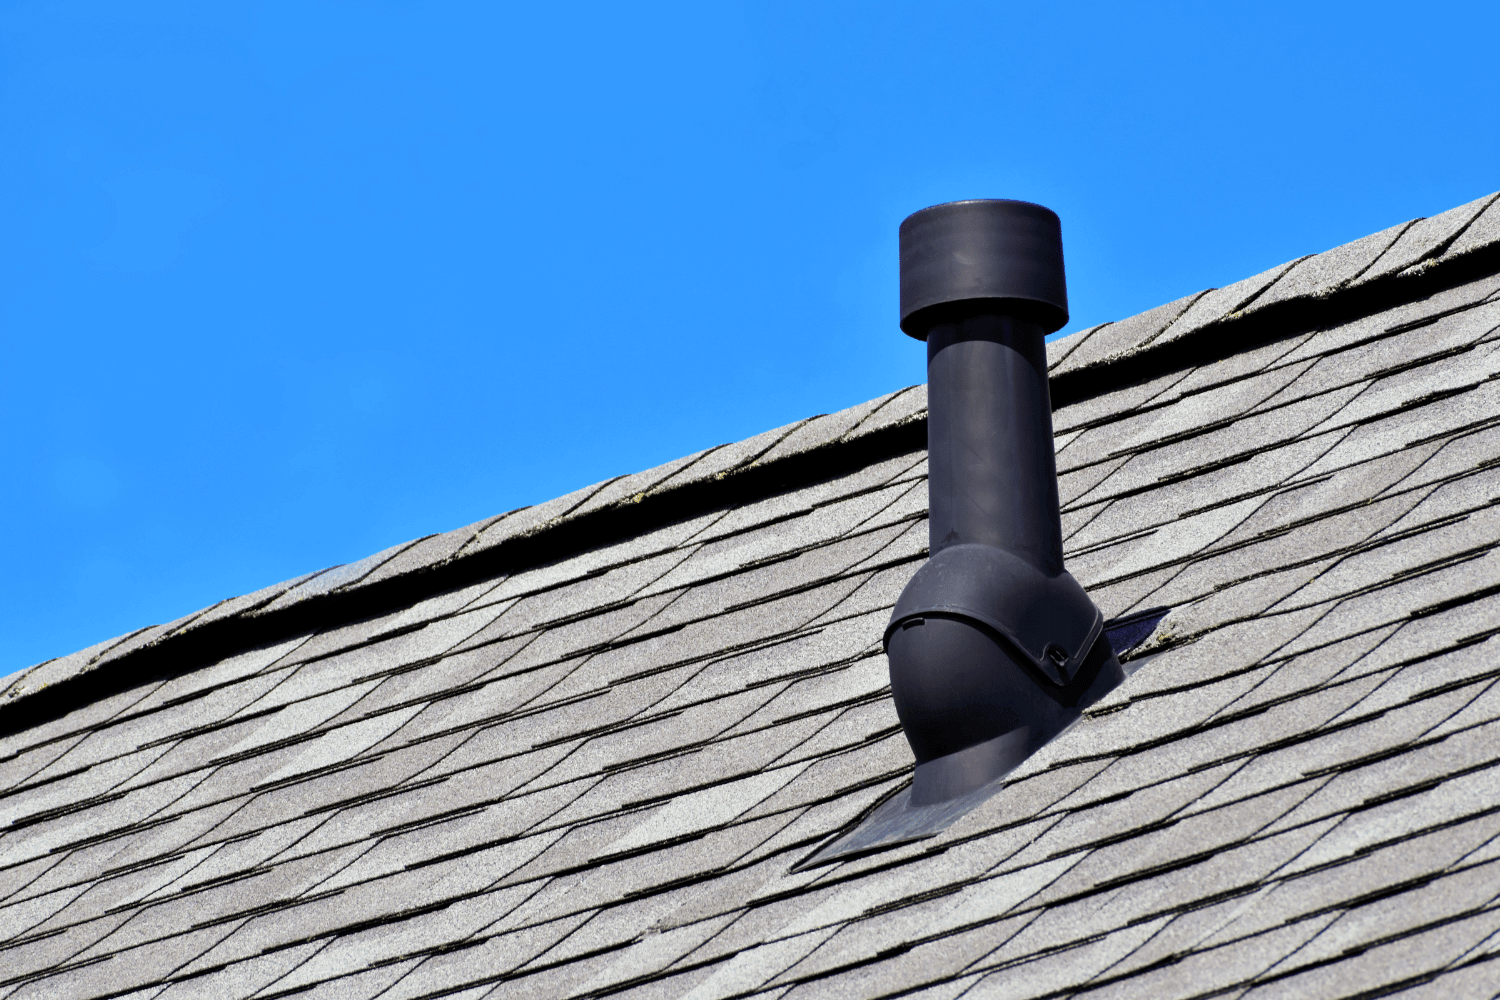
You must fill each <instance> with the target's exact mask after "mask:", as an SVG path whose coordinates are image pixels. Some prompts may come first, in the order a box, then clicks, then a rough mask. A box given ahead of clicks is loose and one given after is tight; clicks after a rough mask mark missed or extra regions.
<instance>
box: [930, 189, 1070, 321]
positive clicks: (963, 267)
mask: <svg viewBox="0 0 1500 1000" xmlns="http://www.w3.org/2000/svg"><path fill="white" fill-rule="evenodd" d="M975 300H1003V301H1004V302H1005V305H1004V306H999V305H997V306H996V307H995V308H993V309H989V310H983V309H981V310H979V311H991V312H999V313H1004V314H1007V315H1012V316H1016V317H1017V318H1021V319H1027V320H1030V321H1032V322H1035V323H1040V324H1041V326H1042V328H1043V331H1044V332H1046V333H1052V332H1054V331H1056V330H1060V329H1062V328H1063V327H1064V326H1066V325H1067V323H1068V288H1067V282H1066V281H1065V279H1064V277H1063V253H1062V222H1061V221H1060V220H1059V219H1058V217H1057V213H1055V212H1053V211H1052V210H1051V209H1048V208H1043V207H1042V206H1041V205H1033V204H1032V203H1031V202H1029V201H1009V200H1006V199H1000V198H980V199H974V200H971V201H950V202H948V203H946V204H943V205H933V206H932V207H931V208H924V209H922V210H921V211H920V212H914V213H912V214H911V215H909V216H907V217H906V221H904V222H902V223H901V329H902V330H903V331H905V332H906V333H907V335H909V336H912V337H915V338H917V339H918V340H925V339H926V338H927V331H928V329H929V328H930V327H931V326H932V325H933V323H934V322H935V321H937V318H939V317H941V316H942V315H943V314H944V313H945V312H947V311H948V307H952V306H954V305H955V304H957V303H968V305H965V306H963V307H961V308H962V310H963V311H964V312H966V313H973V312H975V309H974V305H975Z"/></svg>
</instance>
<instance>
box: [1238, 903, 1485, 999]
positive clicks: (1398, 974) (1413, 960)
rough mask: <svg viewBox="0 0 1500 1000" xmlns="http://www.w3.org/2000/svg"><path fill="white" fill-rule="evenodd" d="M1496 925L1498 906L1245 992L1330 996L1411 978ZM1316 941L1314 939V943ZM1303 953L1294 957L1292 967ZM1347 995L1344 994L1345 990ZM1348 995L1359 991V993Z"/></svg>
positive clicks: (1459, 951) (1440, 963)
mask: <svg viewBox="0 0 1500 1000" xmlns="http://www.w3.org/2000/svg"><path fill="white" fill-rule="evenodd" d="M1497 927H1500V910H1490V911H1486V912H1484V913H1481V914H1479V915H1477V916H1473V917H1469V918H1467V919H1465V920H1459V921H1455V922H1453V923H1450V924H1444V925H1442V926H1441V927H1438V928H1434V929H1433V930H1430V931H1427V932H1425V933H1422V934H1417V935H1414V936H1412V937H1407V938H1401V939H1398V940H1397V941H1394V942H1392V943H1391V944H1388V945H1385V946H1384V947H1379V948H1371V949H1368V950H1363V951H1362V952H1361V953H1360V954H1359V955H1358V957H1357V958H1351V959H1349V960H1346V961H1343V962H1336V963H1334V964H1330V965H1324V966H1320V967H1317V968H1314V969H1311V970H1309V971H1306V972H1303V973H1301V974H1298V975H1293V976H1289V977H1287V978H1282V979H1277V980H1276V981H1274V982H1271V983H1268V984H1266V985H1265V986H1261V987H1259V988H1257V989H1254V990H1251V991H1250V992H1249V993H1247V994H1245V996H1246V997H1247V998H1254V1000H1270V998H1272V997H1305V996H1319V995H1328V993H1329V991H1331V990H1335V989H1336V990H1339V991H1340V992H1343V991H1345V990H1350V991H1358V992H1359V993H1364V992H1367V991H1369V990H1372V989H1378V988H1380V987H1383V986H1390V985H1392V984H1396V983H1403V982H1411V981H1413V980H1417V979H1419V978H1420V977H1422V976H1423V975H1424V974H1426V973H1431V972H1436V971H1438V970H1440V969H1442V968H1443V967H1444V966H1446V965H1447V964H1448V963H1449V962H1451V961H1453V960H1455V959H1457V958H1458V957H1460V956H1461V955H1462V954H1463V953H1464V952H1465V951H1467V950H1468V949H1469V948H1470V947H1472V946H1473V945H1475V944H1477V943H1478V942H1479V941H1481V940H1483V939H1484V938H1485V937H1487V936H1488V935H1489V934H1491V933H1493V932H1494V931H1495V929H1496V928H1497ZM1316 943H1317V942H1316V940H1315V941H1314V942H1313V944H1314V945H1316ZM1301 958H1302V955H1301V954H1300V953H1299V954H1298V955H1296V956H1294V957H1293V960H1292V961H1291V962H1289V963H1288V964H1289V966H1291V967H1295V966H1296V965H1297V964H1299V963H1298V962H1297V960H1298V959H1301ZM1346 995H1348V994H1346ZM1352 995H1358V994H1357V993H1355V994H1352Z"/></svg>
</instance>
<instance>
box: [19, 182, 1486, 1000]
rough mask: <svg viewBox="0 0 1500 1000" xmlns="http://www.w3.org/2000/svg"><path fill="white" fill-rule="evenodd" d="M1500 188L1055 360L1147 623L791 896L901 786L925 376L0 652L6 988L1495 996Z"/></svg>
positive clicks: (919, 525) (1113, 578)
mask: <svg viewBox="0 0 1500 1000" xmlns="http://www.w3.org/2000/svg"><path fill="white" fill-rule="evenodd" d="M1495 205H1496V203H1495V199H1494V198H1493V196H1491V197H1488V198H1485V199H1480V200H1479V201H1477V202H1475V203H1473V204H1471V205H1469V206H1464V207H1463V208H1461V209H1455V210H1454V211H1453V212H1451V213H1446V214H1445V215H1443V216H1439V217H1437V218H1436V219H1433V220H1428V221H1427V222H1417V223H1409V224H1404V225H1402V226H1397V227H1393V228H1392V229H1389V230H1386V231H1384V232H1382V233H1380V234H1377V235H1376V236H1374V237H1369V238H1367V239H1365V240H1361V241H1358V242H1356V243H1355V244H1351V245H1350V246H1349V247H1345V248H1339V249H1338V250H1335V251H1330V252H1329V253H1328V254H1326V255H1319V256H1318V257H1313V258H1306V259H1304V260H1302V261H1298V262H1292V264H1290V265H1287V266H1284V267H1282V268H1279V269H1273V270H1272V271H1269V272H1266V274H1264V275H1261V276H1258V277H1257V278H1255V279H1251V280H1249V281H1247V282H1241V283H1240V284H1239V285H1237V286H1232V287H1231V288H1229V289H1223V290H1217V291H1212V290H1211V291H1209V292H1207V293H1199V294H1197V295H1193V296H1187V297H1185V298H1183V299H1181V300H1179V301H1177V302H1174V303H1172V304H1170V305H1169V306H1164V307H1162V308H1160V309H1157V310H1153V311H1152V312H1150V313H1147V314H1144V315H1143V316H1142V317H1137V318H1135V319H1133V320H1126V321H1123V322H1121V323H1118V324H1111V325H1106V326H1104V327H1100V328H1096V329H1094V330H1091V331H1086V332H1085V333H1083V334H1080V335H1078V337H1076V338H1070V340H1071V342H1070V340H1064V341H1060V342H1057V343H1055V344H1053V345H1050V347H1049V357H1050V358H1051V359H1052V360H1051V363H1052V365H1053V370H1054V394H1055V396H1056V402H1057V408H1056V411H1055V414H1054V419H1055V426H1056V429H1057V458H1058V473H1059V479H1060V491H1061V495H1062V497H1063V523H1064V533H1065V535H1066V538H1067V542H1066V549H1067V557H1068V561H1069V566H1070V568H1071V570H1072V571H1073V573H1074V574H1075V575H1076V576H1077V577H1078V578H1079V580H1080V581H1081V582H1082V583H1083V584H1084V586H1085V587H1086V588H1088V589H1089V591H1090V593H1091V594H1092V596H1093V597H1094V598H1095V600H1097V601H1098V602H1099V603H1100V605H1101V606H1102V607H1103V609H1104V612H1105V614H1106V616H1110V617H1118V616H1123V615H1127V614H1130V613H1134V612H1139V611H1142V610H1145V609H1148V608H1152V607H1168V608H1171V609H1172V610H1171V612H1170V613H1169V614H1167V616H1166V617H1165V618H1164V619H1163V620H1162V621H1161V622H1160V624H1159V625H1158V626H1157V627H1156V629H1155V631H1154V632H1153V633H1152V635H1151V636H1150V638H1148V639H1147V640H1146V642H1145V643H1144V644H1143V645H1142V646H1140V647H1138V649H1137V650H1136V651H1134V653H1133V654H1132V655H1133V656H1134V657H1135V658H1136V662H1137V663H1138V664H1140V665H1141V666H1140V668H1139V669H1138V670H1136V672H1134V673H1133V674H1132V675H1131V677H1130V678H1129V680H1127V682H1126V683H1125V684H1124V685H1123V686H1122V687H1120V688H1119V689H1117V690H1116V691H1115V692H1113V693H1112V694H1111V695H1109V696H1108V697H1107V698H1106V699H1105V700H1104V701H1103V702H1101V703H1099V704H1098V705H1096V706H1094V708H1093V709H1092V710H1091V711H1090V712H1089V713H1088V714H1087V715H1086V716H1085V718H1084V719H1083V720H1082V721H1081V722H1080V723H1079V724H1078V725H1076V726H1074V727H1073V728H1071V729H1070V730H1068V731H1066V732H1065V733H1064V734H1063V735H1062V736H1060V737H1059V738H1058V739H1056V740H1054V741H1053V742H1052V743H1051V744H1049V745H1048V746H1047V747H1046V748H1044V749H1043V750H1042V751H1041V752H1039V753H1038V754H1037V755H1035V756H1034V757H1033V758H1032V759H1031V760H1029V761H1028V762H1027V763H1026V764H1024V765H1023V766H1022V767H1021V768H1020V769H1019V770H1018V771H1016V772H1015V773H1013V774H1012V775H1011V776H1010V778H1009V779H1008V782H1007V784H1006V786H1005V788H1004V790H1003V791H1001V792H1000V793H999V794H998V795H995V796H994V797H992V798H990V799H989V800H987V801H985V802H984V803H983V804H982V805H980V806H978V807H977V808H975V809H974V810H973V811H971V812H969V813H968V814H966V815H964V816H963V817H962V818H960V819H959V820H958V821H957V822H955V823H954V824H953V825H952V826H950V827H948V828H947V829H946V830H944V831H942V832H941V833H940V834H938V835H937V836H935V837H932V838H930V839H927V840H923V841H919V842H916V843H909V844H905V845H902V846H899V847H896V848H894V849H891V850H887V851H883V852H879V853H875V854H871V855H867V856H864V857H857V858H854V859H852V860H849V859H846V860H843V861H840V862H837V863H833V864H828V865H823V866H819V867H813V868H811V869H808V870H795V871H794V866H796V865H797V863H798V862H800V861H803V860H805V859H807V858H808V857H809V856H810V855H812V854H813V852H814V851H815V850H816V849H817V848H818V847H819V846H820V845H822V844H824V843H826V842H827V841H828V840H829V839H830V838H831V837H833V836H835V835H837V834H840V833H841V832H845V831H847V830H848V829H849V828H850V827H851V825H852V824H853V823H855V822H856V821H858V820H859V818H860V817H861V816H863V815H865V814H867V813H868V812H869V811H870V810H871V809H873V808H874V807H875V806H876V805H878V804H879V803H880V802H881V801H883V800H884V799H885V798H886V797H887V796H889V795H890V794H892V793H893V792H895V791H896V790H898V789H899V788H901V787H902V786H903V785H904V784H905V783H906V782H907V781H908V780H909V778H910V772H911V763H912V758H911V754H910V751H909V750H908V748H907V746H906V743H905V740H904V738H903V736H902V734H901V731H900V728H899V725H898V723H897V719H896V715H895V711H894V709H893V707H892V704H891V699H890V690H889V686H888V677H887V672H886V664H885V659H884V656H883V654H882V653H881V648H880V636H881V632H882V629H883V626H884V624H885V621H886V618H887V616H888V614H889V612H890V608H891V607H892V605H893V604H894V602H895V599H896V596H897V595H898V594H899V593H900V591H901V588H902V587H903V585H904V584H905V583H906V581H907V580H908V579H909V578H910V576H911V574H912V573H913V572H915V570H916V569H917V567H918V566H920V565H921V563H922V561H923V560H924V559H925V557H926V542H927V524H926V506H927V495H926V494H927V491H926V478H925V477H926V462H925V455H924V453H923V452H922V450H921V441H922V437H921V434H922V430H923V426H924V423H925V406H926V396H925V391H924V390H923V389H921V388H920V387H918V388H914V389H908V390H903V391H902V392H898V393H894V394H892V395H891V396H887V397H883V398H882V399H878V400H874V401H871V402H870V403H868V404H865V405H863V406H859V407H855V408H853V409H851V410H848V411H844V412H843V413H838V414H833V415H829V416H823V417H817V418H814V419H811V420H808V421H804V422H802V423H799V424H795V425H792V426H789V427H785V428H781V429H779V430H776V431H771V432H769V433H767V434H764V435H761V436H760V437H757V438H753V439H751V440H749V441H745V442H740V443H738V444H733V445H726V446H723V447H721V448H717V449H711V450H709V451H707V452H703V453H700V454H698V455H694V456H690V457H688V458H685V459H682V460H680V461H678V462H674V463H671V464H669V465H667V466H664V467H662V468H661V469H657V470H652V471H649V472H645V473H640V474H638V475H634V476H627V477H622V478H619V479H614V480H610V481H608V482H606V483H603V484H599V485H598V486H595V487H590V488H588V489H585V490H580V491H578V492H576V493H573V494H571V495H569V496H567V497H564V498H561V499H559V500H556V501H553V502H551V503H549V504H544V505H542V506H540V507H537V508H531V509H527V510H523V511H517V512H512V513H510V514H508V515H505V516H502V517H499V518H493V519H490V520H489V521H486V522H481V523H480V524H477V525H473V526H470V527H468V528H463V529H460V530H458V531H455V532H449V533H448V534H445V535H436V536H431V537H429V538H427V539H421V540H418V541H416V542H414V543H411V544H409V545H407V546H397V547H395V548H392V549H389V550H387V551H385V552H382V553H380V554H379V555H377V556H373V557H371V558H370V559H367V560H363V561H362V562H360V563H357V564H354V565H352V566H351V567H340V568H335V569H333V570H328V571H325V572H323V573H321V574H313V575H310V576H308V577H303V578H301V579H298V580H293V581H289V582H288V583H286V584H282V585H279V586H277V587H272V588H267V589H266V590H264V591H261V592H259V593H257V594H254V595H250V596H248V597H245V598H237V599H234V600H232V601H228V602H225V603H224V604H221V605H218V606H216V607H214V608H210V609H207V610H205V611H204V612H201V613H200V614H198V615H194V616H188V617H187V618H185V619H183V620H181V621H179V622H174V623H171V624H170V625H167V626H161V627H157V628H153V629H148V630H143V631H142V632H139V633H136V634H133V635H131V636H127V637H123V638H122V639H119V640H115V641H113V642H110V643H104V644H101V645H99V646H96V647H93V648H92V649H89V650H85V651H83V652H81V653H78V654H74V655H73V656H70V657H64V658H62V659H60V660H56V661H51V662H49V663H47V664H43V665H41V666H39V667H36V668H33V669H32V670H31V671H28V672H27V673H25V674H23V675H21V676H20V677H19V678H18V679H17V680H15V681H14V682H13V683H12V684H11V686H10V688H9V689H7V691H6V692H5V693H4V695H3V696H0V705H3V706H4V707H3V708H0V728H3V729H4V731H5V732H6V733H7V735H5V736H4V737H0V938H3V943H0V998H16V1000H23V998H25V1000H29V998H33V997H37V998H40V997H70V998H72V997H76V998H94V997H97V998H102V997H116V996H120V997H124V996H129V997H133V998H141V1000H146V998H152V1000H155V998H158V997H160V998H164V1000H187V998H196V997H250V996H256V997H265V998H269V997H276V996H286V995H292V994H296V995H300V996H307V997H316V998H320V1000H321V998H348V1000H367V998H368V1000H373V998H375V997H380V998H383V1000H403V998H422V997H438V996H443V997H463V998H466V1000H467V998H473V1000H477V998H480V997H491V998H499V997H532V996H535V997H548V998H567V997H586V996H618V997H629V998H632V1000H646V998H691V1000H728V998H732V997H749V996H755V997H765V998H768V1000H770V998H776V1000H782V998H787V1000H792V998H795V1000H802V998H813V997H816V998H851V1000H873V998H877V997H888V996H897V995H911V996H917V997H922V998H926V1000H936V998H944V1000H948V998H956V997H960V996H962V997H966V998H998V997H1017V998H1022V997H1030V998H1040V997H1051V996H1072V995H1081V996H1085V997H1089V998H1096V997H1097V998H1104V997H1142V996H1151V997H1206V996H1233V997H1240V996H1244V997H1251V998H1257V1000H1258V998H1262V997H1265V998H1270V997H1281V996H1296V997H1307V996H1314V997H1366V996H1376V995H1386V994H1395V995H1399V996H1404V997H1405V996H1409V997H1413V998H1416V997H1437V996H1466V997H1470V996H1472V997H1490V996H1494V995H1495V994H1497V993H1500V655H1497V652H1500V638H1496V636H1497V635H1500V554H1497V553H1496V547H1497V545H1500V513H1497V509H1500V508H1497V506H1496V500H1497V498H1500V379H1497V377H1496V376H1497V375H1500V252H1497V246H1500V244H1497V240H1500V226H1497V225H1493V224H1492V220H1491V216H1493V215H1494V214H1495V212H1496V211H1497V209H1496V207H1495ZM1257 303H1259V305H1257ZM1148 658H1149V659H1148Z"/></svg>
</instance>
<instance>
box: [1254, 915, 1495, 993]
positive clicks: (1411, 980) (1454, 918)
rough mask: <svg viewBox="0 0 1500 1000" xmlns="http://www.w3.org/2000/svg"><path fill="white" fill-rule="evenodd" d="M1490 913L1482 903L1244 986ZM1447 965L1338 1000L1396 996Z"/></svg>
mask: <svg viewBox="0 0 1500 1000" xmlns="http://www.w3.org/2000/svg"><path fill="white" fill-rule="evenodd" d="M1494 909H1495V906H1494V904H1493V902H1491V903H1486V904H1485V905H1483V906H1478V907H1473V908H1471V909H1469V910H1465V911H1463V912H1460V913H1456V914H1453V913H1450V914H1447V915H1445V916H1443V917H1442V918H1440V919H1438V920H1433V921H1430V922H1428V923H1424V924H1419V925H1417V926H1415V927H1411V928H1407V929H1405V930H1402V931H1400V932H1398V933H1395V934H1388V935H1385V936H1383V937H1374V938H1369V939H1366V940H1365V941H1363V942H1361V943H1360V944H1359V945H1358V946H1355V947H1353V948H1350V949H1346V950H1345V951H1343V952H1340V953H1339V954H1338V955H1331V956H1328V957H1326V958H1321V959H1318V960H1316V961H1313V962H1307V963H1304V964H1302V965H1297V966H1292V967H1290V968H1286V969H1279V970H1278V969H1277V968H1276V966H1273V967H1272V970H1268V971H1267V973H1262V974H1261V975H1259V976H1256V977H1254V978H1252V979H1250V980H1248V981H1247V982H1246V984H1245V985H1247V986H1261V985H1264V984H1267V983H1274V982H1277V981H1279V980H1282V979H1287V978H1290V977H1292V976H1299V975H1302V974H1303V973H1306V972H1311V971H1312V970H1314V969H1321V968H1326V967H1328V966H1330V965H1337V964H1339V963H1341V962H1347V961H1350V960H1351V959H1354V958H1357V957H1358V956H1359V955H1362V954H1364V953H1365V952H1367V951H1370V950H1371V949H1374V948H1379V947H1381V946H1383V945H1387V944H1391V943H1393V942H1396V941H1400V940H1404V939H1405V938H1409V937H1415V936H1416V935H1418V934H1425V933H1427V932H1429V931H1432V930H1435V929H1436V928H1439V927H1444V926H1447V925H1448V924H1452V923H1457V922H1459V921H1461V920H1470V919H1472V918H1474V917H1476V916H1479V915H1480V914H1483V913H1488V912H1491V911H1493V910H1494ZM1329 912H1333V911H1332V910H1325V911H1322V912H1320V913H1318V914H1307V915H1305V916H1302V917H1299V918H1297V922H1300V921H1302V920H1313V919H1316V917H1318V916H1324V915H1326V914H1327V913H1329ZM1239 940H1243V939H1235V940H1232V941H1226V942H1225V943H1224V944H1225V945H1232V944H1235V943H1237V941H1239ZM1294 956H1295V953H1294V954H1293V955H1289V956H1287V958H1286V959H1283V961H1289V960H1291V959H1292V958H1293V957H1294ZM1279 964H1280V963H1278V965H1279ZM1447 965H1448V963H1446V962H1445V963H1443V964H1442V965H1440V966H1438V967H1437V968H1436V969H1430V970H1428V971H1426V972H1423V973H1419V974H1417V975H1413V976H1407V977H1405V978H1402V979H1397V980H1392V981H1388V982H1386V983H1383V984H1381V985H1379V986H1375V987H1371V988H1370V989H1367V990H1361V991H1359V992H1357V993H1353V994H1347V995H1344V996H1342V997H1341V1000H1365V998H1375V997H1382V996H1389V995H1390V994H1392V993H1396V992H1399V991H1402V990H1405V989H1408V988H1410V987H1411V986H1412V985H1415V984H1418V983H1422V982H1427V981H1430V980H1432V979H1435V978H1436V977H1437V976H1438V975H1440V974H1441V973H1442V971H1443V970H1444V969H1445V968H1447ZM1273 970H1274V971H1273Z"/></svg>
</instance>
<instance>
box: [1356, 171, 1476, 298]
mask: <svg viewBox="0 0 1500 1000" xmlns="http://www.w3.org/2000/svg"><path fill="white" fill-rule="evenodd" d="M1496 197H1497V195H1494V194H1487V195H1485V196H1484V197H1483V198H1476V199H1474V200H1473V201H1471V202H1469V203H1468V204H1467V205H1460V206H1458V207H1457V208H1450V209H1449V210H1448V211H1446V212H1443V213H1442V214H1441V215H1435V216H1433V217H1432V218H1430V219H1422V220H1421V221H1419V222H1417V224H1416V225H1414V226H1412V227H1411V228H1410V229H1408V230H1407V231H1406V232H1404V233H1402V234H1401V238H1400V239H1398V240H1397V241H1396V242H1395V243H1393V244H1392V245H1391V248H1390V249H1389V250H1387V251H1386V252H1385V253H1384V254H1383V255H1382V256H1381V258H1380V260H1378V261H1376V262H1375V266H1373V267H1371V268H1370V269H1369V270H1368V271H1366V272H1365V273H1364V274H1362V275H1360V277H1359V279H1358V280H1356V281H1355V282H1354V284H1355V285H1361V284H1364V283H1365V282H1367V281H1374V280H1377V279H1379V278H1384V277H1387V276H1389V275H1393V274H1396V273H1398V272H1400V271H1404V270H1405V269H1406V268H1408V267H1413V266H1415V265H1417V264H1419V263H1421V262H1422V261H1424V260H1426V259H1428V258H1429V257H1436V256H1439V255H1441V254H1442V252H1443V250H1445V249H1446V248H1447V246H1448V245H1449V244H1450V243H1451V242H1452V241H1453V240H1454V239H1455V238H1456V237H1457V236H1458V235H1459V234H1460V233H1462V232H1463V231H1464V230H1465V229H1466V228H1467V227H1468V226H1469V224H1470V223H1471V222H1473V221H1474V220H1475V219H1476V218H1478V216H1479V214H1480V213H1481V212H1483V211H1484V210H1485V209H1486V208H1488V207H1489V206H1490V204H1491V203H1492V202H1493V201H1494V200H1495V198H1496Z"/></svg>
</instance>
